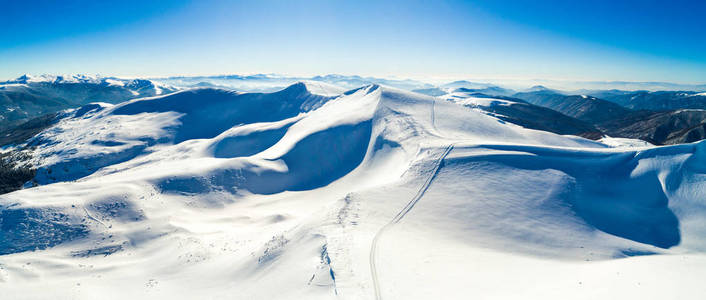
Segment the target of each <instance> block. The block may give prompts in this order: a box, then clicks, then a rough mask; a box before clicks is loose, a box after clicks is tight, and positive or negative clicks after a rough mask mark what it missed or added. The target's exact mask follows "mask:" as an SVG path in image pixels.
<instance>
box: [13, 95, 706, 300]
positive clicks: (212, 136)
mask: <svg viewBox="0 0 706 300" xmlns="http://www.w3.org/2000/svg"><path fill="white" fill-rule="evenodd" d="M463 101H472V102H473V103H476V104H478V105H486V103H487V102H488V101H500V102H499V103H500V104H502V101H504V100H500V99H485V98H477V99H476V98H470V100H469V98H464V99H463ZM29 144H30V145H33V146H36V148H35V149H36V150H35V159H36V161H35V164H36V165H37V166H39V170H38V173H37V177H36V178H35V180H36V182H37V183H39V184H40V185H39V186H37V187H33V188H27V189H24V190H20V191H16V192H13V193H9V194H5V195H2V196H0V214H1V215H0V222H2V224H0V225H2V232H1V233H2V235H0V254H2V255H0V291H2V298H3V299H96V298H100V299H337V298H341V299H375V295H376V291H375V290H374V286H375V285H374V284H373V282H372V278H373V276H372V274H371V263H370V257H371V256H370V251H371V243H372V240H373V237H374V236H375V235H376V234H377V233H378V232H379V231H380V229H381V228H382V227H383V226H384V225H385V224H388V223H389V222H390V221H391V220H393V218H395V216H396V215H398V213H400V212H401V211H404V208H405V206H406V205H407V204H408V203H410V202H409V201H410V200H411V199H413V198H415V197H414V196H415V194H418V195H419V196H420V197H419V198H418V201H417V202H415V203H414V204H413V206H412V207H411V208H410V209H409V210H408V212H406V213H405V214H404V215H403V216H402V217H401V218H399V221H398V222H396V223H394V225H392V226H390V227H389V230H387V231H385V232H384V234H382V235H381V236H380V237H379V241H378V245H377V247H376V249H377V250H376V251H378V252H377V256H376V257H377V266H376V268H375V269H374V270H372V271H374V272H375V274H376V275H377V278H378V285H379V287H380V289H379V291H378V293H379V295H380V296H381V298H384V299H469V298H472V299H475V298H478V299H517V298H523V299H701V298H702V297H703V295H704V294H706V286H705V285H703V283H702V278H703V277H704V275H706V255H705V254H704V251H705V250H706V203H704V199H706V143H694V144H684V145H675V146H665V147H652V146H649V145H644V147H640V148H626V147H609V145H607V144H609V143H606V141H604V143H601V142H595V141H590V140H586V139H582V138H579V137H571V136H560V135H555V134H552V133H548V132H543V131H536V130H529V129H524V128H522V127H519V126H515V125H511V124H506V123H504V122H500V121H499V120H498V119H496V118H494V117H492V116H488V115H486V114H483V113H480V112H477V111H474V110H468V109H461V108H460V107H459V106H458V105H457V104H456V103H452V102H450V101H443V100H441V99H435V98H433V97H428V96H423V95H420V94H415V93H411V92H405V91H402V90H398V89H394V88H389V87H385V86H378V85H369V86H365V87H361V88H359V89H355V90H351V91H347V92H341V90H340V89H335V88H334V87H331V86H324V85H318V84H317V83H315V82H303V83H298V84H295V85H292V86H290V87H288V88H286V89H284V90H282V91H279V92H275V93H264V94H260V93H236V92H232V91H226V90H220V89H212V88H204V89H193V90H186V91H181V92H177V93H173V94H170V95H164V96H157V97H152V98H144V99H137V100H132V101H128V102H125V103H121V104H117V105H107V104H91V105H87V106H84V107H82V108H79V109H76V110H73V111H67V112H65V114H64V118H63V119H62V120H61V121H60V122H59V123H58V124H57V125H55V126H53V127H51V128H49V129H47V130H45V131H43V132H42V133H40V134H39V135H37V136H36V137H34V138H33V139H32V140H31V141H30V142H29ZM449 145H452V146H453V147H452V150H451V151H450V152H449V153H448V155H446V156H442V154H443V153H444V151H445V149H447V147H448V146H449ZM611 146H614V145H611ZM422 187H426V188H424V189H421V190H420V188H422Z"/></svg>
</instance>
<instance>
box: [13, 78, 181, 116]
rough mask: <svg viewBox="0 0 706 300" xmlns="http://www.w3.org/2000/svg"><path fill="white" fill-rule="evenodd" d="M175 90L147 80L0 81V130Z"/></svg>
mask: <svg viewBox="0 0 706 300" xmlns="http://www.w3.org/2000/svg"><path fill="white" fill-rule="evenodd" d="M175 90H176V89H175V88H171V87H168V86H165V85H161V84H158V83H155V82H152V81H150V80H145V79H119V78H114V77H97V76H96V77H91V76H83V75H73V76H48V75H44V76H29V75H23V76H21V77H19V78H17V79H14V80H10V81H5V82H0V111H1V112H2V113H0V129H6V128H9V127H11V126H14V125H18V124H21V123H23V122H25V121H27V120H29V119H32V118H34V117H38V116H41V115H44V114H50V113H55V112H58V111H60V110H63V109H67V108H74V107H78V106H81V105H84V104H88V103H91V102H107V103H119V102H123V101H126V100H129V99H133V98H141V97H149V96H155V95H160V94H167V93H171V92H174V91H175Z"/></svg>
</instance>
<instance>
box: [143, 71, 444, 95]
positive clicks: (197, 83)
mask: <svg viewBox="0 0 706 300" xmlns="http://www.w3.org/2000/svg"><path fill="white" fill-rule="evenodd" d="M152 81H155V82H161V83H164V84H167V85H171V86H176V87H181V88H194V87H215V88H224V89H234V90H237V91H242V92H273V91H278V90H280V89H282V88H284V87H286V86H289V85H291V84H294V83H296V82H302V81H311V82H316V83H318V84H324V83H328V84H331V85H334V86H336V87H342V88H345V89H354V88H359V87H361V86H364V85H369V84H381V85H387V86H391V87H396V88H400V89H404V90H414V89H423V88H433V87H434V86H433V85H432V84H429V83H424V82H420V81H417V80H411V79H389V78H378V77H363V76H358V75H338V74H329V75H317V76H312V77H304V76H287V75H279V74H253V75H217V76H180V77H167V78H153V79H152Z"/></svg>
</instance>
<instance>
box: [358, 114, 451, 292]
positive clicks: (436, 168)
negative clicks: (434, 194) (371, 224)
mask: <svg viewBox="0 0 706 300" xmlns="http://www.w3.org/2000/svg"><path fill="white" fill-rule="evenodd" d="M435 103H436V100H434V101H432V106H431V122H432V126H433V127H435V128H436V126H434V125H435V124H434V121H435V118H434V104H435ZM453 147H454V144H453V143H451V144H449V145H448V146H446V149H444V152H443V153H442V154H441V155H440V156H439V158H438V159H437V160H436V162H435V164H434V169H433V170H432V172H431V175H430V176H429V177H428V178H427V180H426V181H425V182H424V184H423V185H422V186H421V188H420V189H419V191H417V194H415V195H414V197H412V200H410V201H409V202H408V203H407V205H406V206H405V207H403V208H402V210H400V211H399V212H398V213H397V215H395V217H394V218H392V220H390V221H389V222H387V224H385V226H383V227H382V228H380V230H378V232H377V233H376V234H375V237H373V242H372V243H371V244H370V260H369V261H370V273H371V275H372V279H373V288H374V290H375V299H376V300H381V299H382V295H381V293H380V282H379V280H378V272H377V265H376V258H377V247H378V241H380V238H381V237H382V235H383V234H384V233H385V232H386V231H387V230H389V229H390V228H392V226H393V225H395V224H397V223H398V222H399V221H400V220H402V218H404V216H405V215H407V213H409V211H411V210H412V208H413V207H414V205H415V204H417V202H419V200H420V199H422V196H424V193H425V192H426V191H427V190H428V189H429V186H430V185H431V182H432V181H433V180H434V178H436V175H437V174H438V173H439V169H441V163H442V162H443V161H444V159H445V158H446V156H447V155H449V153H450V152H451V150H453Z"/></svg>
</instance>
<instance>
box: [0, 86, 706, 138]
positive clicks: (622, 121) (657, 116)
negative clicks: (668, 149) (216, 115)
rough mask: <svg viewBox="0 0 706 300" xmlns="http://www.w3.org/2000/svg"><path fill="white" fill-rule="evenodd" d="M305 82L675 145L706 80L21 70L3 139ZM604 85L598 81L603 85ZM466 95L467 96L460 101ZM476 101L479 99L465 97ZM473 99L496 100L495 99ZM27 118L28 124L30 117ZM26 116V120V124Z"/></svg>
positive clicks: (565, 130)
mask: <svg viewBox="0 0 706 300" xmlns="http://www.w3.org/2000/svg"><path fill="white" fill-rule="evenodd" d="M302 81H306V82H310V86H311V87H312V88H314V87H316V88H317V89H318V90H319V91H320V92H321V93H323V94H330V95H338V94H340V93H341V91H343V90H351V89H355V88H358V87H361V86H365V85H370V84H378V85H383V86H389V87H394V88H398V89H403V90H408V91H413V92H416V93H420V94H425V95H429V96H434V97H441V98H444V99H447V100H450V101H454V102H462V105H465V106H469V107H473V108H476V109H481V110H484V111H486V112H487V113H489V114H492V115H494V116H495V117H497V118H499V119H501V120H504V121H506V122H510V123H514V124H517V125H520V126H523V127H527V128H532V129H537V130H545V131H550V132H554V133H558V134H569V135H578V136H583V137H587V138H591V139H598V138H600V137H602V136H603V135H608V136H613V137H626V138H635V139H641V140H644V141H647V142H650V143H653V144H673V143H684V142H692V141H696V140H700V139H703V138H705V137H706V135H705V134H704V131H705V128H706V114H704V111H703V110H704V109H706V92H703V91H701V90H698V89H703V90H706V85H704V86H700V85H692V86H688V85H675V84H666V83H629V82H603V83H600V82H590V83H588V84H587V85H586V88H584V89H580V90H575V91H564V90H558V89H553V88H551V87H547V86H545V85H535V86H532V87H530V88H526V89H522V90H519V91H518V90H513V89H510V88H507V87H503V86H500V85H495V84H493V83H488V82H471V81H465V80H461V81H453V82H449V83H446V84H441V85H433V84H430V83H425V82H421V81H417V80H410V79H385V78H376V77H362V76H355V75H353V76H347V75H336V74H329V75H323V76H312V77H293V76H283V75H276V74H255V75H218V76H190V77H186V76H184V77H167V78H151V79H122V78H116V77H101V76H86V75H71V76H57V75H42V76H31V75H23V76H21V77H19V78H17V79H14V80H9V81H5V82H0V130H2V132H0V135H2V137H0V142H1V143H3V144H8V143H12V142H15V141H21V140H24V139H26V138H28V137H30V136H32V135H33V134H36V131H37V130H41V129H42V128H44V127H45V126H48V125H50V124H52V122H53V121H52V120H54V119H53V117H52V116H53V115H54V114H55V113H57V112H59V111H61V110H64V109H67V108H74V107H78V106H81V105H85V104H88V103H91V102H106V103H120V102H123V101H126V100H129V99H134V98H143V97H150V96H155V95H161V94H168V93H172V92H175V91H178V90H182V89H190V88H203V87H209V88H221V89H227V90H236V91H240V92H273V91H278V90H281V89H283V88H284V87H286V86H290V85H291V84H293V83H296V82H302ZM601 84H602V85H601ZM602 86H622V87H634V88H655V87H675V88H676V87H679V88H684V87H691V88H694V90H671V91H647V90H637V91H631V90H620V89H590V88H592V87H602ZM461 99H466V100H461ZM470 99H476V100H470ZM478 99H498V100H504V101H505V102H503V103H504V104H503V105H499V103H500V102H497V101H496V102H493V101H480V100H478ZM28 121H31V122H28ZM25 122H26V123H25Z"/></svg>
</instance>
